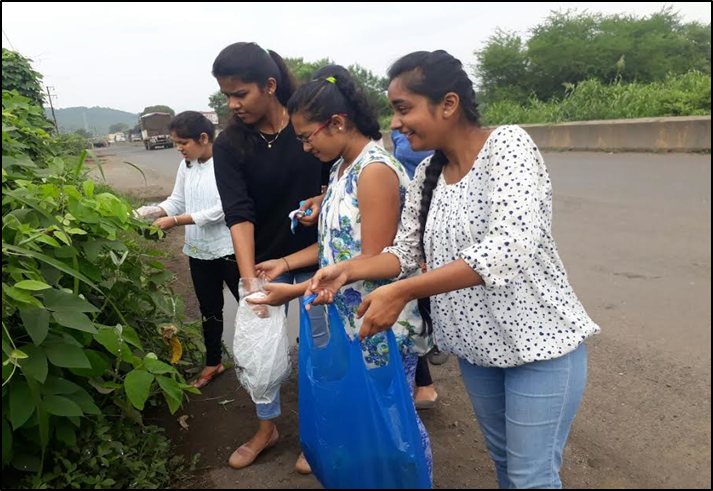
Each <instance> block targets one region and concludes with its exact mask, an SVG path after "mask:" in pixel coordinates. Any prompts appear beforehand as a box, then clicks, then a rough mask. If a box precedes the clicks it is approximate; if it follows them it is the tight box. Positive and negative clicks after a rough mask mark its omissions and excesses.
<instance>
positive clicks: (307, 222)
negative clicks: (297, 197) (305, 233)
mask: <svg viewBox="0 0 713 491" xmlns="http://www.w3.org/2000/svg"><path fill="white" fill-rule="evenodd" d="M322 201H324V195H323V194H321V195H319V196H315V197H314V198H309V199H306V200H304V201H302V202H301V203H300V210H302V211H304V212H305V214H304V215H302V217H301V218H300V219H299V221H300V223H301V224H302V225H304V226H305V227H311V226H313V225H316V224H317V220H318V219H319V212H320V210H321V209H322Z"/></svg>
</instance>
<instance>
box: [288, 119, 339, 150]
mask: <svg viewBox="0 0 713 491" xmlns="http://www.w3.org/2000/svg"><path fill="white" fill-rule="evenodd" d="M334 116H341V117H343V118H346V117H347V116H348V115H347V114H334V115H332V116H331V117H330V118H329V119H328V120H327V121H325V122H324V123H322V124H321V125H319V127H318V128H317V129H316V130H314V131H313V132H312V134H311V135H309V136H308V137H307V138H302V137H301V136H298V137H297V141H299V142H300V143H301V144H302V145H310V146H312V138H314V137H315V136H316V135H317V133H319V132H320V131H322V130H323V129H324V128H326V127H327V126H329V123H331V122H332V118H333V117H334Z"/></svg>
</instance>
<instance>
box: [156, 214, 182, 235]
mask: <svg viewBox="0 0 713 491" xmlns="http://www.w3.org/2000/svg"><path fill="white" fill-rule="evenodd" d="M153 224H154V226H156V227H158V228H160V229H161V230H163V231H164V232H165V231H166V230H171V229H172V228H173V227H175V226H176V225H178V224H177V223H176V220H175V219H174V218H173V217H163V218H159V219H158V220H156V221H155V222H153Z"/></svg>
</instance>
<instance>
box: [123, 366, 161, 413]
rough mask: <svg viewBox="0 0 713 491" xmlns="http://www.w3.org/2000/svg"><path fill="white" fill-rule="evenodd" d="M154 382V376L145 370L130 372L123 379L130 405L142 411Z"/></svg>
mask: <svg viewBox="0 0 713 491" xmlns="http://www.w3.org/2000/svg"><path fill="white" fill-rule="evenodd" d="M153 381H154V376H153V375H151V374H150V373H149V372H147V371H146V370H132V371H130V372H129V374H128V375H127V376H126V379H124V389H125V390H126V395H127V396H128V397H129V401H131V404H133V406H134V407H135V408H136V409H138V410H143V409H144V404H145V403H146V399H148V398H149V391H150V390H151V384H152V383H153Z"/></svg>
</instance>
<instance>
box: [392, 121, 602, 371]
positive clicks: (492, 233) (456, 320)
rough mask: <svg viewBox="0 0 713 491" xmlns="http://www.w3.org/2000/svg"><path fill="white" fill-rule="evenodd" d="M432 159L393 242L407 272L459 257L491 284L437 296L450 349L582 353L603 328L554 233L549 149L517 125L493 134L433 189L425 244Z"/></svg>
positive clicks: (486, 355)
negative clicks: (573, 281)
mask: <svg viewBox="0 0 713 491" xmlns="http://www.w3.org/2000/svg"><path fill="white" fill-rule="evenodd" d="M429 161H430V157H429V158H428V159H426V160H424V161H423V162H422V163H421V165H420V166H419V167H418V169H417V170H416V174H415V176H414V180H413V181H412V182H411V185H410V187H409V189H408V194H407V198H406V206H405V209H404V212H403V215H402V217H401V225H400V227H399V232H398V235H397V237H396V240H395V242H394V246H392V247H389V248H386V249H385V250H384V252H390V253H392V254H394V255H395V256H396V257H398V259H399V260H400V262H401V271H402V277H403V276H406V275H408V274H410V273H412V272H413V271H415V270H417V269H418V268H419V266H420V264H422V263H423V261H424V250H425V261H426V263H427V265H428V269H429V271H430V270H433V269H436V268H439V267H441V266H445V265H446V264H449V263H451V262H453V261H455V260H457V259H459V258H461V259H463V260H464V261H465V262H467V263H468V264H469V265H470V266H471V267H472V268H473V269H474V270H475V271H477V272H478V273H479V274H480V276H481V277H482V278H483V281H484V282H485V284H484V285H481V286H476V287H471V288H465V289H462V290H457V291H453V292H448V293H444V294H442V295H437V296H435V297H433V298H432V301H431V303H432V310H433V312H432V314H433V322H434V331H435V335H436V341H437V344H438V346H439V348H440V349H441V350H442V351H446V352H450V353H453V354H455V355H457V356H459V357H461V358H464V359H466V360H468V361H469V362H471V363H474V364H477V365H481V366H486V367H499V368H508V367H516V366H520V365H523V364H525V363H530V362H533V361H538V360H549V359H553V358H558V357H560V356H563V355H565V354H567V353H569V352H571V351H573V350H575V349H576V348H577V347H578V346H579V345H580V344H581V343H582V342H584V340H586V339H587V338H589V337H591V336H593V335H594V334H596V333H597V332H599V326H597V325H596V324H595V323H594V322H593V321H592V320H591V319H590V318H589V316H588V315H587V313H586V312H585V310H584V307H583V306H582V304H581V303H580V302H579V300H578V299H577V297H576V295H575V293H574V291H573V290H572V287H571V286H570V284H569V281H568V279H567V272H566V271H565V269H564V265H563V264H562V261H561V260H560V258H559V255H558V253H557V247H556V246H555V241H554V239H553V238H552V184H551V181H550V178H549V175H548V173H547V169H546V167H545V164H544V161H543V159H542V155H540V152H539V150H538V149H537V147H536V146H535V144H534V142H533V141H532V139H531V138H530V136H529V135H528V134H527V133H526V132H525V131H524V130H523V129H522V128H520V127H518V126H502V127H500V128H497V129H496V130H495V131H493V132H492V133H491V135H490V136H489V138H488V140H487V141H486V143H485V145H484V146H483V149H482V150H481V152H480V154H479V155H478V158H477V160H476V162H475V164H474V165H473V168H472V169H471V171H470V172H469V173H468V174H467V175H466V176H465V177H464V178H463V179H461V180H460V181H459V182H458V183H455V184H452V185H449V184H447V183H446V182H445V180H444V178H443V176H442V175H441V176H440V177H439V180H438V184H437V186H436V188H435V190H434V192H433V199H432V201H431V207H430V210H429V213H428V220H427V222H426V231H425V234H424V246H423V249H422V247H421V233H420V228H421V227H420V225H419V210H420V203H421V191H422V189H423V182H424V178H425V171H426V166H427V163H428V162H429Z"/></svg>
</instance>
